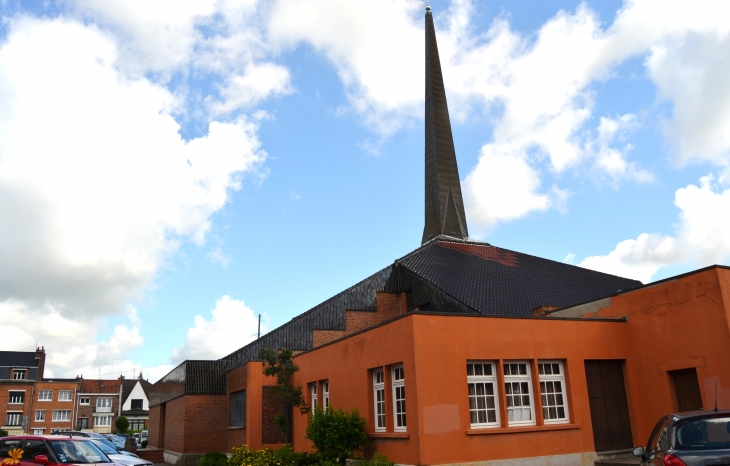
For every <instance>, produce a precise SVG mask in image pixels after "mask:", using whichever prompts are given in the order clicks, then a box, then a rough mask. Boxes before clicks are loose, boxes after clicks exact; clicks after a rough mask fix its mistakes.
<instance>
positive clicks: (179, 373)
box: [148, 360, 226, 406]
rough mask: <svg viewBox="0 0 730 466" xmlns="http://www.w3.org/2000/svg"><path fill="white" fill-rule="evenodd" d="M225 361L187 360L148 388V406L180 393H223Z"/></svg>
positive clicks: (224, 392)
mask: <svg viewBox="0 0 730 466" xmlns="http://www.w3.org/2000/svg"><path fill="white" fill-rule="evenodd" d="M225 394H226V373H225V361H224V360H217V361H192V360H188V361H185V362H183V363H182V364H180V365H179V366H177V367H176V368H174V369H173V370H171V371H170V372H168V373H167V375H165V376H164V377H162V378H161V379H160V380H158V381H157V382H155V384H153V385H152V386H151V387H150V389H149V394H148V398H149V402H150V406H157V405H159V404H161V403H164V402H166V401H170V400H172V399H175V398H177V397H179V396H182V395H225Z"/></svg>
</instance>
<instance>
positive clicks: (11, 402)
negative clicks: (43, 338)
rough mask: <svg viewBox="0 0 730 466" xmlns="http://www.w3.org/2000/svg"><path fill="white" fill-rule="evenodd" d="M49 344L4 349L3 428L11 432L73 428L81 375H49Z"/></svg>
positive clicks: (0, 355) (0, 359)
mask: <svg viewBox="0 0 730 466" xmlns="http://www.w3.org/2000/svg"><path fill="white" fill-rule="evenodd" d="M45 360H46V352H45V348H42V347H41V348H37V349H36V351H35V352H33V351H0V406H2V407H4V408H5V413H4V415H3V419H4V420H5V425H3V426H2V429H4V430H6V431H7V432H8V433H9V434H11V435H13V434H22V433H33V434H49V433H53V432H57V431H63V430H71V429H72V428H73V417H74V412H75V405H74V400H75V398H76V393H77V392H78V390H79V384H80V381H79V379H58V378H53V379H46V378H43V371H44V366H45Z"/></svg>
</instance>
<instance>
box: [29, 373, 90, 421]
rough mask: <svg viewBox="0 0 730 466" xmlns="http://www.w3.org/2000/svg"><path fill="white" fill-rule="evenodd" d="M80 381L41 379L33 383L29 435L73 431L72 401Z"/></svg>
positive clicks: (73, 410) (73, 409)
mask: <svg viewBox="0 0 730 466" xmlns="http://www.w3.org/2000/svg"><path fill="white" fill-rule="evenodd" d="M79 385H80V379H55V378H54V379H43V380H39V381H38V382H36V383H35V390H34V394H33V399H32V402H33V403H32V412H31V417H30V433H32V434H39V435H43V434H52V433H54V432H59V431H65V430H73V419H74V412H75V406H74V400H76V394H77V392H78V391H79Z"/></svg>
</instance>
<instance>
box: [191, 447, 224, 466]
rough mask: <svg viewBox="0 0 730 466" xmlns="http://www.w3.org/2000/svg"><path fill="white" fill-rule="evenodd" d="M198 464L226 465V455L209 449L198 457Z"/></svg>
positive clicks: (208, 465) (199, 465)
mask: <svg viewBox="0 0 730 466" xmlns="http://www.w3.org/2000/svg"><path fill="white" fill-rule="evenodd" d="M197 465H198V466H228V456H226V454H225V453H221V452H219V451H209V452H208V453H206V454H204V455H203V456H201V457H200V459H199V460H198V463H197Z"/></svg>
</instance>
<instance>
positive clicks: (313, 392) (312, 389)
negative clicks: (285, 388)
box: [309, 382, 319, 414]
mask: <svg viewBox="0 0 730 466" xmlns="http://www.w3.org/2000/svg"><path fill="white" fill-rule="evenodd" d="M309 400H310V404H311V405H312V414H314V412H315V411H317V406H319V404H318V403H317V382H314V383H311V384H309Z"/></svg>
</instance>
